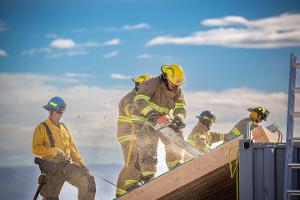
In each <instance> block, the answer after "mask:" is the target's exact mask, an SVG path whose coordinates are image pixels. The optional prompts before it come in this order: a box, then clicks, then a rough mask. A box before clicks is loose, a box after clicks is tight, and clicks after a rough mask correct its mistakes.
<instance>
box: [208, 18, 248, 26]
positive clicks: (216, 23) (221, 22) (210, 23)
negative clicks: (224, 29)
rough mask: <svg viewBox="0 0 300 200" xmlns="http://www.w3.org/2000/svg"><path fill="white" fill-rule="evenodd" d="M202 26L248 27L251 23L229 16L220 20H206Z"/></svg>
mask: <svg viewBox="0 0 300 200" xmlns="http://www.w3.org/2000/svg"><path fill="white" fill-rule="evenodd" d="M202 24H203V25H205V26H229V25H236V24H241V25H245V26H247V25H249V21H248V20H246V19H245V18H244V17H240V16H227V17H224V18H218V19H205V20H203V21H202Z"/></svg>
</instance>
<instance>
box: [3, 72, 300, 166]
mask: <svg viewBox="0 0 300 200" xmlns="http://www.w3.org/2000/svg"><path fill="white" fill-rule="evenodd" d="M74 77H77V74H75V73H74V74H73V75H72V73H70V74H69V75H67V76H62V77H57V76H46V75H37V74H23V73H22V74H6V73H0V81H1V83H2V84H0V99H1V101H0V108H1V109H0V138H1V140H0V151H1V152H8V153H9V152H12V151H14V152H26V153H24V154H22V155H19V154H18V155H19V156H15V157H14V159H15V160H14V162H15V163H19V164H20V163H22V164H31V163H32V156H31V149H30V146H31V137H32V134H33V131H34V128H35V126H36V125H38V123H39V122H41V121H42V120H44V119H46V118H47V112H46V111H45V110H44V109H43V108H42V106H43V105H44V104H46V103H47V102H48V100H49V99H50V98H51V97H53V96H61V97H63V98H64V99H65V101H66V102H67V105H68V106H67V112H66V113H65V115H64V118H63V121H64V122H65V123H66V125H67V126H68V127H69V128H70V130H71V131H72V134H73V136H74V138H75V141H76V144H77V145H78V147H79V151H80V152H81V154H82V155H83V157H84V159H85V160H87V162H88V164H91V163H95V162H96V163H99V162H100V163H121V162H123V160H122V153H121V150H120V146H119V143H118V142H117V139H116V120H117V114H118V103H119V100H120V99H121V98H122V97H123V96H124V95H125V94H126V93H127V92H128V91H129V90H117V89H103V88H101V87H99V86H86V85H83V82H77V84H75V85H71V86H64V87H61V86H60V85H57V84H53V82H55V83H57V82H59V81H61V84H62V83H65V82H68V81H70V80H73V78H74ZM28 88H30V90H29V89H28ZM184 94H185V99H186V106H187V119H186V122H187V128H186V129H185V136H187V135H188V134H189V132H190V131H191V129H192V128H193V126H194V125H195V124H196V118H195V116H196V115H198V114H199V113H200V112H202V111H203V110H211V111H213V112H214V113H215V114H216V116H217V118H218V122H217V123H216V124H214V125H213V126H212V131H221V132H226V131H228V130H229V129H230V128H231V127H232V126H233V125H234V124H235V123H236V122H238V121H239V120H240V119H241V118H243V117H246V116H248V115H249V112H248V111H247V110H246V109H247V108H248V107H251V106H258V105H262V106H265V107H266V108H268V109H269V110H270V112H271V114H270V116H269V119H268V122H267V123H264V124H265V125H267V124H270V123H272V122H277V123H278V124H279V125H280V126H281V127H282V129H283V130H285V126H286V108H287V95H286V94H285V93H283V92H273V93H268V92H263V91H256V90H250V89H246V88H237V89H230V90H224V91H220V92H217V91H194V92H184ZM298 100H300V98H298ZM24 105H26V106H24ZM299 106H300V105H299V104H298V105H297V106H296V109H297V110H300V107H299ZM15 122H18V125H17V126H16V123H15ZM295 125H297V123H296V124H295ZM284 132H285V131H283V133H284ZM296 133H297V132H296ZM298 134H299V132H298ZM11 144H18V145H17V146H12V145H11ZM3 155H5V153H3ZM106 155H110V156H106ZM7 156H10V155H9V154H7ZM0 159H1V158H0ZM1 160H2V159H1ZM10 160H11V159H10ZM162 162H164V161H162Z"/></svg>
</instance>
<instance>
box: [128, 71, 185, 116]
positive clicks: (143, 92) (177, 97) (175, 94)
mask: <svg viewBox="0 0 300 200" xmlns="http://www.w3.org/2000/svg"><path fill="white" fill-rule="evenodd" d="M151 111H156V112H158V113H160V114H162V115H165V114H169V113H170V112H173V116H174V117H175V116H179V117H181V118H182V119H184V118H185V115H186V110H185V101H184V96H183V93H182V91H181V88H180V87H177V88H175V89H174V90H168V89H167V87H166V85H165V84H164V83H163V81H162V80H161V78H160V76H158V77H155V78H152V79H149V80H146V81H144V82H143V83H141V85H140V86H139V90H138V92H137V94H136V96H135V97H134V107H133V114H134V115H136V116H147V114H148V113H149V112H151Z"/></svg>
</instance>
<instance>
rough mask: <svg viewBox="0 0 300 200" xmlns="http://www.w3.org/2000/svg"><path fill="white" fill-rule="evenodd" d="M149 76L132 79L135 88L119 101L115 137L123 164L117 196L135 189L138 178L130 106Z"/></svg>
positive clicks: (138, 171) (136, 151)
mask: <svg viewBox="0 0 300 200" xmlns="http://www.w3.org/2000/svg"><path fill="white" fill-rule="evenodd" d="M149 78H152V76H151V75H149V74H144V75H141V76H139V77H137V78H134V79H132V80H133V81H134V82H135V88H134V89H133V90H132V91H131V92H129V93H128V94H127V95H126V96H124V97H123V98H122V99H121V101H120V103H119V117H118V129H117V137H118V140H119V142H120V144H121V147H122V152H123V156H124V166H123V169H122V170H121V172H120V174H119V178H118V182H117V191H116V196H117V197H119V196H121V195H124V194H126V193H127V192H128V191H131V190H133V189H135V188H136V187H137V184H138V181H139V179H140V169H139V165H138V147H137V145H136V141H135V140H136V137H135V134H134V132H133V130H132V126H133V123H132V115H131V107H132V105H133V99H134V97H135V95H136V93H137V90H138V87H139V85H140V84H141V83H142V82H143V81H145V80H147V79H149Z"/></svg>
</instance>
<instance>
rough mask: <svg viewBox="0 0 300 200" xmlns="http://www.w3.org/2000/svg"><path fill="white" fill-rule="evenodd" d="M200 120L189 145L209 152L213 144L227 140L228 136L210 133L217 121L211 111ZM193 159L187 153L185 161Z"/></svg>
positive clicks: (204, 113)
mask: <svg viewBox="0 0 300 200" xmlns="http://www.w3.org/2000/svg"><path fill="white" fill-rule="evenodd" d="M196 118H198V120H199V121H198V123H197V125H196V126H195V127H194V128H193V130H192V132H191V133H190V135H189V136H188V143H190V144H191V145H192V146H194V147H195V148H197V149H199V150H201V151H203V152H207V151H209V149H210V147H211V145H212V143H215V142H219V141H222V140H225V141H226V140H227V137H226V134H223V133H216V132H210V131H209V130H210V128H211V126H212V124H213V123H215V121H216V117H215V115H214V114H213V113H212V112H211V111H208V110H206V111H203V112H202V113H201V114H200V115H199V116H196ZM190 159H192V157H191V156H190V155H188V154H187V153H185V156H184V160H185V161H187V160H190Z"/></svg>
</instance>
